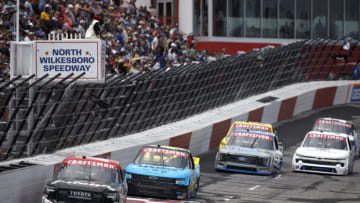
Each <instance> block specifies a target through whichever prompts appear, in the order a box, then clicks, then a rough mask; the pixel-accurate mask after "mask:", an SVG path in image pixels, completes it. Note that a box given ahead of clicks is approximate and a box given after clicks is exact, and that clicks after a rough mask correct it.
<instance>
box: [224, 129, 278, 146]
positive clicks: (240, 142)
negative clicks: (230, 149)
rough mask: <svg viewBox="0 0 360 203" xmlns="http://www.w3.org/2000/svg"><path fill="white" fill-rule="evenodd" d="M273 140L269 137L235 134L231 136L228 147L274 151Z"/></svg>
mask: <svg viewBox="0 0 360 203" xmlns="http://www.w3.org/2000/svg"><path fill="white" fill-rule="evenodd" d="M273 140H274V139H273V137H272V136H269V135H263V134H255V133H241V132H240V133H239V132H234V133H232V134H231V136H230V140H229V142H228V145H234V146H240V147H249V148H259V149H267V150H274V143H273V142H274V141H273Z"/></svg>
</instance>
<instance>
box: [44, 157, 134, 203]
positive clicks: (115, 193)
mask: <svg viewBox="0 0 360 203" xmlns="http://www.w3.org/2000/svg"><path fill="white" fill-rule="evenodd" d="M56 173H57V174H56V175H55V178H54V180H52V181H50V182H48V183H47V184H46V186H45V189H44V194H43V197H42V202H43V203H72V202H74V203H90V202H102V203H120V202H126V197H127V190H128V189H127V183H126V180H125V176H124V173H123V171H122V170H121V167H120V164H119V163H118V162H117V161H113V160H107V159H99V158H93V157H67V158H66V159H65V160H64V161H63V163H62V165H61V167H60V169H59V170H58V172H56Z"/></svg>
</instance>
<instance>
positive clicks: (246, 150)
mask: <svg viewBox="0 0 360 203" xmlns="http://www.w3.org/2000/svg"><path fill="white" fill-rule="evenodd" d="M229 149H230V150H232V151H238V152H259V150H258V149H256V148H247V147H236V146H231V147H230V148H229Z"/></svg>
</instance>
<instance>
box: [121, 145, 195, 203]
mask: <svg viewBox="0 0 360 203" xmlns="http://www.w3.org/2000/svg"><path fill="white" fill-rule="evenodd" d="M125 176H126V179H127V183H128V186H129V195H130V194H131V195H143V196H156V197H165V198H173V199H187V198H191V197H195V196H196V194H197V192H198V190H199V184H200V158H197V157H193V156H192V155H191V152H190V151H189V150H187V149H182V148H177V147H169V146H160V145H150V146H146V147H143V148H141V150H140V152H139V153H138V155H137V156H136V158H135V160H134V162H133V163H131V164H129V165H128V166H127V167H126V170H125Z"/></svg>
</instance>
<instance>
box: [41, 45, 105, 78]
mask: <svg viewBox="0 0 360 203" xmlns="http://www.w3.org/2000/svg"><path fill="white" fill-rule="evenodd" d="M35 53H36V60H35V63H36V65H35V69H36V70H35V73H36V76H37V77H38V78H39V77H42V76H43V75H45V74H49V77H51V76H55V75H56V74H58V73H61V76H60V77H62V78H63V77H66V76H67V75H69V74H71V73H73V74H74V76H73V77H76V76H78V75H80V74H82V73H85V75H84V76H83V77H81V79H86V80H101V78H102V75H103V74H102V71H103V70H102V65H101V64H100V62H101V57H102V53H101V43H100V41H97V40H94V41H91V40H90V41H87V40H86V41H57V42H54V41H36V42H35Z"/></svg>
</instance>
